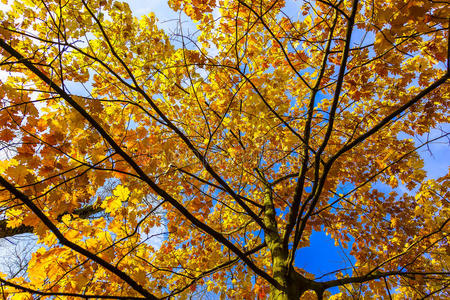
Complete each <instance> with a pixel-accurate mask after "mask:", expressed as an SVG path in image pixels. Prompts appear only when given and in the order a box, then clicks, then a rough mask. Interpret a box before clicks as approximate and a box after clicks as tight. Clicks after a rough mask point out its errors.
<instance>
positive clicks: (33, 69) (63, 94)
mask: <svg viewBox="0 0 450 300" xmlns="http://www.w3.org/2000/svg"><path fill="white" fill-rule="evenodd" d="M0 47H1V48H3V49H4V50H6V51H7V52H9V53H10V54H11V55H13V56H14V57H15V58H17V59H19V60H21V62H22V64H23V65H25V66H26V67H27V68H28V69H29V70H30V71H31V72H33V73H34V74H35V75H37V76H38V77H39V78H40V79H41V80H42V81H44V82H45V83H46V84H48V85H49V86H50V87H51V88H52V89H53V90H55V91H56V92H57V93H58V94H59V95H60V96H61V97H62V98H63V99H64V100H66V101H67V102H68V103H69V105H70V106H72V108H74V109H75V110H76V111H77V112H78V113H79V114H80V115H82V116H83V118H84V119H86V120H87V121H88V122H89V123H90V124H91V126H92V127H94V128H95V129H96V130H97V132H98V133H99V134H100V135H101V136H102V137H103V138H104V139H105V140H106V141H107V142H108V144H109V145H110V146H111V147H112V148H113V149H114V150H115V152H116V153H117V154H118V155H120V156H121V157H122V158H123V159H124V160H125V161H126V162H127V163H128V165H130V167H131V168H132V169H133V170H134V171H135V172H136V173H137V175H138V176H139V177H140V179H141V180H142V181H144V182H145V183H147V185H148V186H149V187H151V188H152V189H153V190H154V191H155V192H156V193H157V194H158V195H160V196H161V197H162V198H163V199H164V200H166V201H167V202H168V203H170V204H171V205H172V206H173V207H174V208H175V209H177V210H178V211H179V212H180V213H181V214H182V215H183V216H184V217H186V218H187V219H188V220H189V221H190V222H191V223H192V224H194V225H195V226H196V227H198V228H199V229H201V230H202V231H204V232H206V233H207V234H209V235H210V236H212V237H213V238H214V239H215V240H217V241H218V242H219V243H221V244H222V245H224V246H226V247H227V248H228V249H230V250H231V251H232V252H234V253H235V254H236V255H237V256H239V257H240V258H241V259H242V261H244V262H245V263H246V264H247V265H248V266H249V267H250V269H252V270H253V271H254V272H255V273H256V274H258V275H259V276H261V277H263V278H264V279H265V280H267V282H269V283H270V284H272V285H273V286H275V287H277V288H280V285H279V283H278V282H276V281H275V280H274V279H273V278H272V277H271V276H270V275H269V274H267V273H266V272H265V271H263V270H262V269H260V268H259V267H258V266H256V265H255V263H253V261H251V260H250V259H248V258H247V257H246V256H245V255H244V254H243V252H242V251H241V250H240V249H239V248H238V247H237V246H236V245H234V244H233V243H232V242H230V241H229V240H228V239H227V238H225V237H224V236H223V235H221V234H220V233H219V232H217V231H216V230H214V229H213V228H211V227H210V226H208V225H207V224H205V223H203V222H202V221H200V220H199V219H197V218H196V217H195V216H194V215H193V214H192V213H191V212H190V211H189V210H188V209H187V208H185V207H184V205H183V204H182V203H180V202H178V201H177V200H176V199H175V198H173V197H172V196H171V195H170V194H168V193H167V192H166V191H165V190H163V189H162V188H160V187H159V185H157V184H156V183H155V182H154V181H153V180H152V179H151V178H150V177H149V176H148V175H147V174H146V173H145V172H144V171H143V170H142V169H141V168H140V167H139V166H138V164H137V163H136V162H135V161H134V160H133V159H132V158H131V157H130V156H129V155H128V154H127V153H126V152H125V151H124V150H123V149H122V148H121V147H120V146H119V145H118V144H117V143H116V142H115V141H114V139H113V138H112V137H111V136H110V135H109V134H108V133H107V132H106V130H105V129H104V128H103V127H102V126H101V125H100V124H99V123H98V122H97V121H96V120H95V119H94V118H93V117H92V116H91V115H90V114H89V113H88V112H87V111H86V110H85V109H84V108H83V107H81V106H80V105H79V104H78V103H77V102H76V101H75V100H74V99H73V98H72V97H71V96H70V95H69V94H67V93H66V92H65V91H64V90H62V89H61V88H60V87H59V86H58V85H57V84H56V83H55V82H53V81H52V80H51V79H50V78H49V77H48V76H47V75H45V74H44V73H43V72H42V71H41V70H39V69H38V68H37V67H36V66H34V65H33V63H32V62H31V61H29V60H28V59H25V58H24V57H23V56H22V55H21V54H20V53H19V52H17V51H16V50H15V49H14V48H12V47H11V46H10V45H8V44H7V43H6V42H5V41H4V40H3V39H0ZM137 91H139V92H140V93H142V95H143V96H144V97H145V98H146V100H148V101H149V103H150V104H151V105H152V107H153V108H154V109H155V111H156V112H157V113H158V114H160V116H161V117H162V118H163V119H164V121H166V122H167V123H168V126H169V127H170V128H171V129H173V130H174V131H175V132H177V133H179V135H180V137H181V138H182V139H183V141H184V142H185V143H186V144H187V145H188V146H189V147H190V149H191V150H192V151H193V152H194V154H195V155H196V156H197V157H198V158H199V159H203V156H202V155H201V154H200V152H198V150H197V149H196V148H195V147H194V146H193V145H192V144H191V143H190V141H189V140H188V139H187V137H186V136H185V135H183V133H181V132H180V131H179V129H178V128H177V127H175V126H174V125H173V124H172V123H171V121H170V120H168V119H167V117H166V116H165V115H164V114H162V112H161V111H160V110H159V108H158V107H157V106H156V105H155V103H153V102H152V101H151V99H150V98H149V96H148V95H147V94H146V93H145V92H144V91H143V90H141V89H140V88H137ZM171 126H173V127H171ZM203 165H204V166H205V168H206V169H207V170H208V171H209V172H210V174H211V175H212V176H213V177H214V178H215V179H216V180H217V181H218V182H219V183H220V184H221V185H222V186H223V187H224V188H225V190H226V191H227V192H228V193H229V194H230V195H232V196H233V198H234V199H235V200H236V201H237V202H238V203H239V204H240V205H241V207H243V208H246V209H245V210H246V211H250V212H251V213H252V215H253V216H254V217H253V218H254V219H255V220H260V219H259V217H258V216H257V215H256V214H255V213H254V212H253V211H252V210H251V209H250V208H249V207H248V206H247V205H246V204H245V203H244V202H243V201H242V200H241V199H240V198H239V197H238V196H237V195H236V194H235V193H234V191H233V190H232V189H231V188H230V187H229V186H228V185H227V184H226V183H225V181H224V180H223V179H222V178H221V177H220V176H219V175H217V173H215V172H214V170H213V169H212V168H211V166H210V165H209V164H208V163H207V162H206V161H203ZM36 209H37V208H36ZM41 214H42V212H41ZM44 217H45V215H44ZM259 222H261V221H259ZM258 224H259V223H258ZM261 224H262V223H261ZM52 225H53V224H52ZM53 226H54V225H53ZM55 228H56V227H55ZM261 228H264V224H262V226H261ZM56 230H57V229H56ZM125 275H126V274H125ZM130 280H131V279H130ZM143 292H144V291H143ZM147 293H148V292H147ZM148 295H151V294H148Z"/></svg>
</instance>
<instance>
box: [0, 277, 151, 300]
mask: <svg viewBox="0 0 450 300" xmlns="http://www.w3.org/2000/svg"><path fill="white" fill-rule="evenodd" d="M0 282H1V283H2V284H4V285H7V286H10V287H13V288H16V289H18V290H21V291H23V292H26V293H30V294H33V295H40V296H64V297H76V298H82V299H92V298H94V299H123V300H127V299H132V300H134V299H147V298H142V297H130V296H105V295H83V294H75V293H57V292H43V291H39V290H34V289H31V288H27V287H24V286H21V285H19V284H16V283H12V282H9V281H7V280H4V279H2V278H0Z"/></svg>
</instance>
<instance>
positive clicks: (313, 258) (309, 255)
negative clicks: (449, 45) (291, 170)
mask: <svg viewBox="0 0 450 300" xmlns="http://www.w3.org/2000/svg"><path fill="white" fill-rule="evenodd" d="M127 2H128V3H129V5H130V8H131V10H132V11H133V13H134V14H135V15H136V16H141V15H144V14H148V13H149V12H154V13H155V15H156V17H157V18H158V19H159V26H160V27H161V28H163V29H164V30H165V31H166V33H168V34H169V35H170V33H172V32H174V31H175V30H176V27H177V25H178V19H179V18H181V20H182V23H183V28H184V31H189V32H194V31H195V30H196V27H195V24H193V23H192V22H191V21H189V20H188V18H187V17H186V16H185V15H184V14H183V13H181V14H180V13H177V12H174V11H172V10H171V9H170V8H169V6H168V5H167V0H130V1H127ZM297 3H298V2H297ZM297 3H296V2H295V1H287V7H286V9H285V12H286V13H287V14H288V15H289V16H291V17H296V16H297V11H298V4H297ZM75 90H78V89H77V87H74V89H72V91H75ZM80 90H81V87H80ZM80 93H81V94H84V93H82V92H81V91H80ZM442 128H443V130H444V131H447V132H448V131H449V130H450V125H449V124H445V125H442ZM437 134H439V130H434V131H432V132H431V134H430V136H429V138H433V137H435V136H436V135H437ZM426 138H427V137H426V136H421V137H415V138H414V140H415V142H416V145H419V144H420V143H421V142H423V141H424V140H426ZM419 154H420V155H421V157H422V158H423V159H424V163H425V167H424V168H425V170H426V171H427V173H428V177H429V178H438V177H440V176H443V175H445V174H446V173H447V172H448V168H449V163H450V159H449V156H450V151H449V145H448V141H447V140H445V139H443V140H441V141H438V142H435V143H433V144H431V145H430V147H428V148H426V147H424V148H423V149H421V150H420V151H419ZM5 247H6V248H7V250H5V249H6V248H5ZM8 247H9V248H8ZM2 248H3V249H2ZM10 250H12V248H10V245H9V246H8V243H7V242H6V243H5V241H2V242H1V243H0V272H5V269H4V266H5V265H4V264H2V263H1V262H3V261H4V260H6V259H8V255H10ZM296 259H297V264H296V265H297V266H298V267H301V268H303V269H305V270H306V271H308V272H310V273H313V274H315V275H317V276H320V275H322V274H325V273H328V272H332V271H335V270H337V269H339V268H342V267H343V266H346V267H351V265H350V263H349V261H348V260H349V250H344V249H342V248H341V247H339V246H335V242H334V240H333V239H331V238H330V237H329V236H327V235H325V233H323V232H314V233H313V234H312V236H311V238H310V247H308V248H303V249H300V250H299V251H298V252H297V255H296ZM350 260H351V258H350Z"/></svg>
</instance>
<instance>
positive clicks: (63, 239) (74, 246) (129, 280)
mask: <svg viewBox="0 0 450 300" xmlns="http://www.w3.org/2000/svg"><path fill="white" fill-rule="evenodd" d="M2 41H3V40H0V43H1V42H2ZM0 184H1V185H2V186H4V187H5V188H6V189H7V190H8V191H9V192H10V193H11V194H13V195H14V196H15V197H16V198H17V199H19V200H20V201H22V202H23V203H24V204H25V205H26V206H27V207H28V208H29V209H30V210H31V211H32V212H33V213H34V214H35V215H36V216H37V217H38V218H39V219H40V220H41V221H42V223H44V224H45V226H47V228H48V229H49V230H50V231H51V232H52V233H53V234H54V235H55V236H56V238H57V239H58V241H59V242H60V243H61V244H63V245H64V246H67V247H68V248H70V249H72V250H74V251H75V252H78V253H80V254H81V255H84V256H86V257H87V258H89V259H91V260H93V261H94V262H96V263H98V264H99V265H100V266H102V267H104V268H105V269H107V270H108V271H110V272H111V273H113V274H115V275H117V276H118V277H119V278H120V279H122V280H123V281H125V282H126V283H127V284H129V285H130V286H131V287H132V288H133V289H134V290H135V291H136V292H138V293H139V294H141V295H142V296H145V297H147V298H148V299H157V298H156V297H155V296H153V295H152V294H151V293H150V292H149V291H147V290H146V289H144V288H143V287H142V286H141V285H140V284H138V283H137V282H136V281H134V280H133V279H132V278H131V277H130V276H128V275H127V274H126V273H124V272H123V271H121V270H119V269H118V268H116V267H114V266H113V265H111V264H110V263H108V262H107V261H105V260H103V259H102V258H100V257H99V256H97V255H95V254H93V253H92V252H90V251H88V250H86V249H85V248H82V247H80V246H79V245H77V244H75V243H73V242H71V241H69V240H68V239H67V238H66V237H65V236H64V235H63V234H62V232H61V231H59V229H58V228H57V227H56V226H55V224H53V222H52V221H51V220H50V219H49V218H48V217H47V216H46V215H45V214H44V213H43V212H42V211H41V209H39V208H38V207H37V206H36V204H34V203H33V202H32V201H31V200H30V198H29V197H28V196H27V195H25V194H24V193H22V192H21V191H19V190H18V189H17V188H15V187H14V186H13V185H12V184H11V183H9V182H8V181H7V180H5V178H3V176H0Z"/></svg>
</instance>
